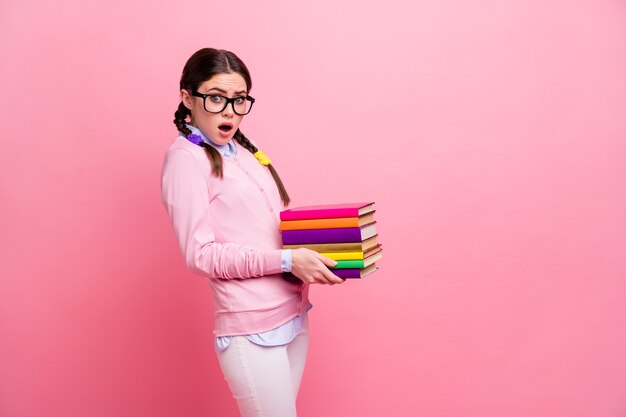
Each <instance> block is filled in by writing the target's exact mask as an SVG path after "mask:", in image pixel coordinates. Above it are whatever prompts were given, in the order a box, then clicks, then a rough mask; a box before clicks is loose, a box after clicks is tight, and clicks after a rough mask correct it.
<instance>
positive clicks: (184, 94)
mask: <svg viewBox="0 0 626 417" xmlns="http://www.w3.org/2000/svg"><path fill="white" fill-rule="evenodd" d="M180 101H182V102H183V105H184V106H185V107H187V108H188V109H189V110H191V108H192V107H193V104H191V96H190V95H189V91H187V90H180Z"/></svg>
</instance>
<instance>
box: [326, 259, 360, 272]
mask: <svg viewBox="0 0 626 417" xmlns="http://www.w3.org/2000/svg"><path fill="white" fill-rule="evenodd" d="M351 268H359V269H360V268H365V265H364V261H363V260H360V261H359V260H339V261H337V265H335V266H333V267H332V268H330V269H332V270H334V269H351Z"/></svg>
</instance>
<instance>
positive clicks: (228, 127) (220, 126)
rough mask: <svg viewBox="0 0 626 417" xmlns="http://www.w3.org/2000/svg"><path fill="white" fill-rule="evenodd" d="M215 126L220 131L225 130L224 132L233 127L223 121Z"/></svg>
mask: <svg viewBox="0 0 626 417" xmlns="http://www.w3.org/2000/svg"><path fill="white" fill-rule="evenodd" d="M217 128H218V129H219V130H221V131H222V132H226V133H228V132H230V131H231V129H232V128H233V126H232V125H231V124H228V123H223V124H221V125H219V126H218V127H217Z"/></svg>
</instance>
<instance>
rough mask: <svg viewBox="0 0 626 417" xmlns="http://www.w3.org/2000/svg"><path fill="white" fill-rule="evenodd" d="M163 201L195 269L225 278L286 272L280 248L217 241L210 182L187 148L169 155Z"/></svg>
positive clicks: (180, 245)
mask: <svg viewBox="0 0 626 417" xmlns="http://www.w3.org/2000/svg"><path fill="white" fill-rule="evenodd" d="M161 201H162V203H163V205H164V206H165V209H166V210H167V213H168V215H169V217H170V219H171V222H172V226H173V228H174V233H175V234H176V238H177V240H178V245H179V247H180V250H181V252H182V254H183V257H184V258H185V263H186V264H187V267H188V268H189V269H190V270H191V271H193V272H195V273H197V274H200V275H203V276H206V277H209V278H224V279H228V278H254V277H259V276H262V275H269V274H277V273H281V272H282V267H281V250H280V249H259V248H255V247H252V246H246V245H239V244H234V243H218V242H215V233H214V229H213V228H214V224H215V221H216V219H214V218H213V217H212V216H211V210H210V209H209V194H208V190H207V183H206V180H205V177H204V175H203V173H202V171H201V167H200V165H199V162H198V161H197V160H196V159H195V158H194V156H193V155H192V154H191V153H190V152H189V151H187V150H186V149H175V150H171V151H170V152H168V154H167V155H166V157H165V160H164V164H163V170H162V173H161Z"/></svg>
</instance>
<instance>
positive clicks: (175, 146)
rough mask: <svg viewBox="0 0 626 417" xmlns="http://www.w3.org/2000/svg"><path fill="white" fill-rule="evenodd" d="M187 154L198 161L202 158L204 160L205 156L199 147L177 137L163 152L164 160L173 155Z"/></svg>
mask: <svg viewBox="0 0 626 417" xmlns="http://www.w3.org/2000/svg"><path fill="white" fill-rule="evenodd" d="M185 151H186V152H187V153H190V154H191V155H193V156H194V157H196V158H197V159H199V160H202V157H204V159H206V154H205V151H204V149H202V148H201V147H200V146H198V145H196V144H194V143H192V142H190V141H189V140H188V139H187V138H186V137H184V136H182V135H179V136H177V137H176V138H174V141H173V142H172V143H171V144H170V146H169V147H168V148H167V151H166V152H165V158H168V157H170V156H171V155H173V154H178V153H180V152H185Z"/></svg>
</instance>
